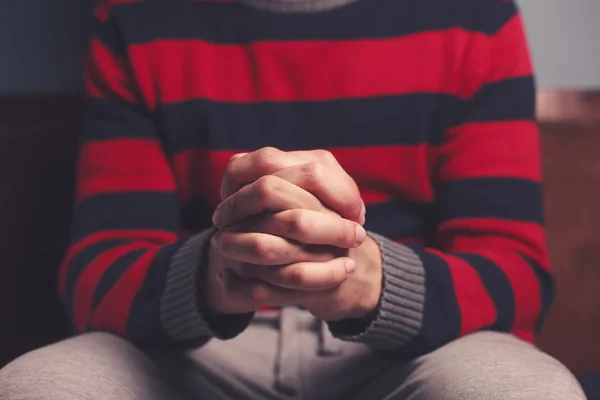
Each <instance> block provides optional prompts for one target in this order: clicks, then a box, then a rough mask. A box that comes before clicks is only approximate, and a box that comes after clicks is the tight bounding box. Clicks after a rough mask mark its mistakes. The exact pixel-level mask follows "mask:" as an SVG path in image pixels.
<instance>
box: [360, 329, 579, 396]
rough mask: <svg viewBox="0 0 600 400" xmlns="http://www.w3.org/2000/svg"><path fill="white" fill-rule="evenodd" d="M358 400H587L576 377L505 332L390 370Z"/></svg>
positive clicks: (464, 340)
mask: <svg viewBox="0 0 600 400" xmlns="http://www.w3.org/2000/svg"><path fill="white" fill-rule="evenodd" d="M357 398H358V399H361V400H362V399H365V400H366V399H369V400H374V399H385V400H481V399H486V400H539V399H544V400H585V396H584V394H583V392H582V390H581V387H580V386H579V384H578V383H577V381H576V379H575V378H574V377H573V375H572V374H571V373H570V372H569V371H568V370H567V369H566V368H565V367H564V366H563V365H562V364H561V363H559V362H558V361H556V360H555V359H553V358H552V357H550V356H549V355H547V354H545V353H543V352H541V351H539V350H538V349H537V348H535V347H534V346H533V345H531V344H528V343H526V342H523V341H521V340H519V339H517V338H516V337H514V336H512V335H508V334H503V333H495V332H481V333H475V334H472V335H468V336H465V337H464V338H461V339H458V340H456V341H454V342H452V343H450V344H448V345H446V346H444V347H442V348H440V349H438V350H436V351H434V352H432V353H430V354H428V355H425V356H423V357H420V358H418V359H416V360H415V361H413V362H411V363H409V364H407V365H397V366H391V367H389V368H388V370H387V371H385V373H383V374H381V375H380V376H379V377H378V378H377V379H376V380H374V381H373V382H372V383H371V384H370V385H369V387H367V388H364V391H363V392H361V393H360V394H359V396H358V397H357Z"/></svg>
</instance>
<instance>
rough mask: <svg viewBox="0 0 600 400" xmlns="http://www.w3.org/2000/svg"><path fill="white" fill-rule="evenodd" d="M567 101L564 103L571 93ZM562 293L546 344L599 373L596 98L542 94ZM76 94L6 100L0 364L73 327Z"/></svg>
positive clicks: (0, 205) (2, 115)
mask: <svg viewBox="0 0 600 400" xmlns="http://www.w3.org/2000/svg"><path fill="white" fill-rule="evenodd" d="M565 99H566V100H565ZM540 100H542V101H541V102H540V105H541V107H540V116H541V117H542V120H543V121H545V122H544V123H543V124H542V130H543V146H544V171H545V175H546V185H545V190H546V207H547V220H548V235H549V237H548V240H549V244H550V249H551V253H552V258H553V262H554V267H555V270H556V274H557V278H558V294H557V298H556V301H555V303H554V305H553V307H552V310H551V312H550V315H549V318H548V322H547V324H546V326H545V328H544V330H543V332H542V334H541V336H540V346H541V347H542V348H543V349H545V350H547V351H549V352H550V353H552V354H554V355H555V356H557V357H558V358H559V359H561V360H562V361H563V362H565V363H566V364H567V365H568V366H569V367H570V368H572V369H573V370H574V371H575V372H577V373H584V372H590V371H600V346H597V340H598V338H600V311H599V310H598V307H597V306H598V305H599V304H600V208H599V207H598V205H599V204H600V157H599V156H598V150H600V101H599V100H598V96H595V95H587V96H580V95H578V94H566V95H565V94H564V93H558V94H557V93H542V94H540ZM80 116H81V101H80V98H79V97H77V96H73V97H68V96H61V97H49V98H0V188H1V189H0V193H1V195H0V366H1V365H2V364H3V363H6V362H7V361H9V360H10V359H12V358H14V357H16V356H18V355H19V354H22V353H23V352H25V351H27V350H29V349H32V348H35V347H37V346H40V345H43V344H46V343H49V342H52V341H55V340H58V339H60V338H62V337H64V336H65V335H67V334H68V331H67V328H66V327H67V324H66V319H65V317H64V314H63V312H62V310H61V308H60V306H59V303H58V301H57V297H56V290H55V271H56V267H57V264H58V262H59V260H60V258H61V252H62V250H63V249H64V247H65V243H66V238H67V235H68V226H69V213H70V207H71V204H72V202H71V196H72V190H73V174H74V161H75V160H74V154H75V147H76V137H77V130H78V127H79V118H80Z"/></svg>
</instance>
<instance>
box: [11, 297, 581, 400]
mask: <svg viewBox="0 0 600 400" xmlns="http://www.w3.org/2000/svg"><path fill="white" fill-rule="evenodd" d="M321 326H322V325H320V324H319V322H318V321H316V320H315V319H314V318H313V317H312V316H311V315H310V314H308V313H306V312H304V311H301V310H297V309H293V308H290V309H285V311H284V312H283V313H282V316H281V317H280V318H279V317H268V316H266V317H262V318H257V319H256V320H255V321H254V322H253V323H252V324H251V326H250V327H249V328H248V329H247V330H246V331H245V332H244V333H243V334H241V335H240V336H238V337H237V338H235V339H233V340H230V341H227V342H223V341H220V340H213V341H211V342H209V343H208V344H207V345H206V346H204V347H202V348H200V349H198V350H194V351H191V352H189V353H187V354H180V353H174V352H170V353H167V352H160V353H149V352H143V351H141V350H140V349H138V348H136V347H135V346H133V345H132V344H130V343H128V342H127V341H125V340H123V339H120V338H117V337H115V336H112V335H109V334H106V333H91V334H86V335H81V336H78V337H75V338H72V339H68V340H65V341H63V342H60V343H57V344H54V345H51V346H48V347H45V348H42V349H39V350H35V351H33V352H31V353H29V354H26V355H24V356H23V357H21V358H19V359H17V360H15V361H14V362H12V363H11V364H9V365H8V366H7V367H5V368H4V369H2V370H1V371H0V399H2V400H25V399H26V400H38V399H39V400H42V399H43V400H88V399H89V400H92V399H93V400H99V399H106V400H159V399H182V400H188V399H190V400H191V399H207V400H221V399H248V400H255V399H256V400H258V399H265V400H267V399H282V400H283V399H285V400H291V399H310V400H319V399H324V400H335V399H361V400H362V399H364V400H379V399H393V400H438V399H439V400H500V399H502V400H504V399H514V400H517V399H527V400H583V399H585V397H584V395H583V393H582V391H581V389H580V387H579V385H578V383H577V382H576V380H575V379H574V377H573V376H572V375H571V374H570V373H569V372H568V371H567V370H566V369H565V368H564V367H563V366H562V365H561V364H560V363H559V362H558V361H556V360H554V359H553V358H551V357H550V356H548V355H546V354H544V353H542V352H540V351H538V350H537V349H536V348H535V347H533V346H531V345H529V344H527V343H525V342H522V341H520V340H518V339H516V338H515V337H512V336H510V335H507V334H500V333H492V332H482V333H477V334H473V335H469V336H466V337H464V338H462V339H459V340H457V341H455V342H453V343H451V344H448V345H446V346H445V347H442V348H440V349H439V350H437V351H435V352H433V353H431V354H428V355H426V356H423V357H421V358H419V359H417V360H415V361H413V362H411V363H409V364H403V365H400V364H398V363H394V362H392V361H390V360H389V359H386V358H384V357H382V356H381V355H377V354H375V353H373V352H371V351H370V350H369V348H368V347H366V346H364V345H360V344H355V343H346V342H341V341H338V340H336V339H334V338H333V337H331V336H330V335H328V334H327V332H323V331H320V329H321Z"/></svg>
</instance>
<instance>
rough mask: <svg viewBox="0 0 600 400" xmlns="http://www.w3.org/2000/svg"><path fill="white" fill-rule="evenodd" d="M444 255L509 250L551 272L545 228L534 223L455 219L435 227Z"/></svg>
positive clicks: (492, 219) (489, 219) (491, 219)
mask: <svg viewBox="0 0 600 400" xmlns="http://www.w3.org/2000/svg"><path fill="white" fill-rule="evenodd" d="M438 233H439V240H440V243H441V246H442V249H443V250H444V251H448V252H457V253H473V252H475V253H476V252H477V251H479V250H480V249H482V248H488V249H489V248H492V249H498V250H502V249H510V250H512V251H516V252H519V253H520V254H523V255H524V256H526V257H528V258H530V259H532V260H533V261H535V262H537V263H538V264H539V265H540V266H542V268H545V269H546V270H548V271H549V270H550V260H549V256H548V251H547V248H546V235H545V233H544V228H543V227H542V226H541V225H539V224H536V223H534V222H522V221H509V220H504V219H494V218H470V219H456V220H452V221H449V222H444V223H442V224H441V225H440V226H439V227H438Z"/></svg>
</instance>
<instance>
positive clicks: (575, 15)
mask: <svg viewBox="0 0 600 400" xmlns="http://www.w3.org/2000/svg"><path fill="white" fill-rule="evenodd" d="M96 1H97V0H0V54H1V57H2V58H1V61H0V95H2V94H4V95H6V94H22V93H65V92H78V91H80V90H81V80H80V76H81V64H82V60H83V56H84V53H85V43H86V36H87V34H88V30H87V25H88V19H87V15H88V13H89V10H90V9H91V8H92V7H93V4H94V3H96ZM497 1H500V0H497ZM518 1H519V3H520V5H521V7H522V9H523V13H524V15H525V19H526V23H527V26H528V31H529V36H530V41H531V44H532V50H533V55H534V58H535V63H536V66H537V69H538V73H539V81H540V84H541V86H544V87H599V88H600V39H599V38H600V24H599V23H598V21H599V20H600V0H518Z"/></svg>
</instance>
